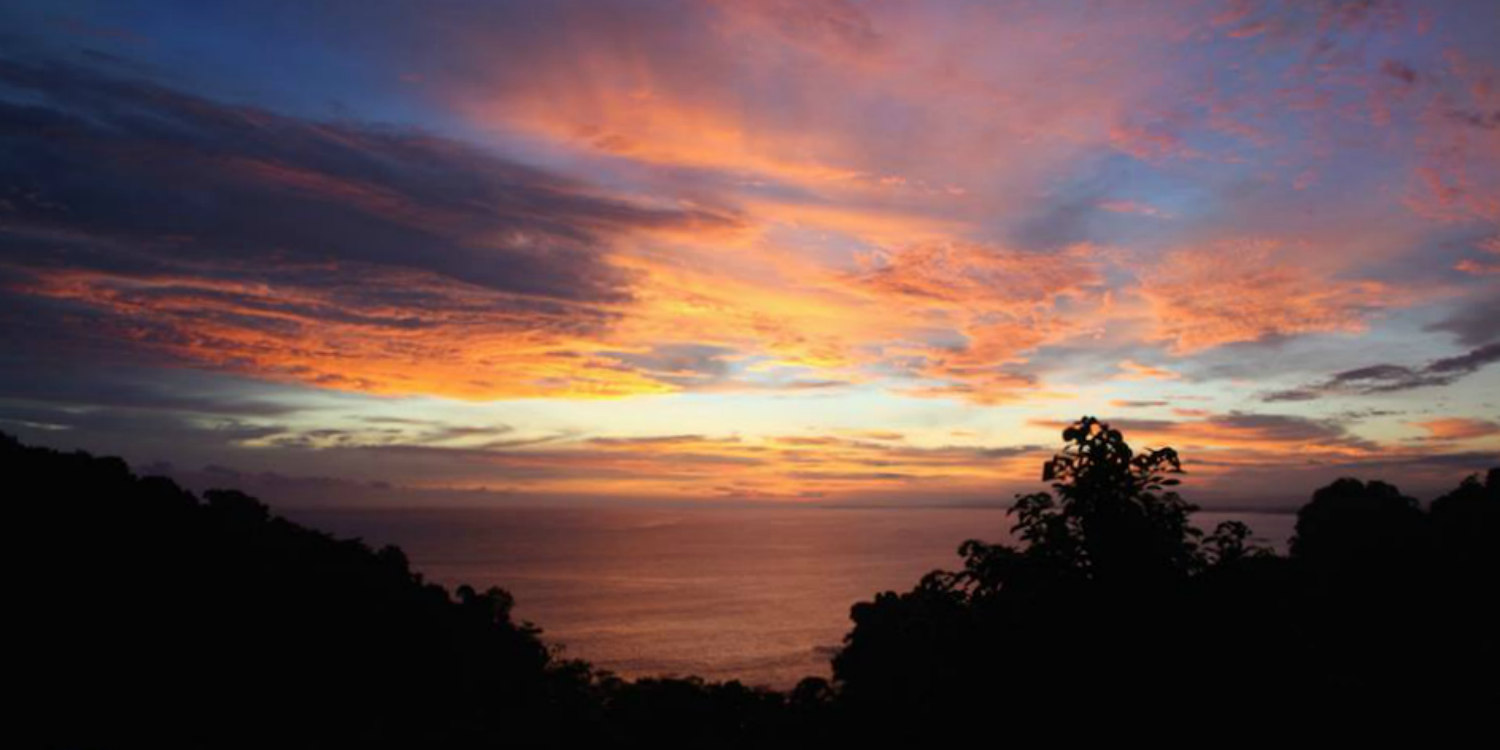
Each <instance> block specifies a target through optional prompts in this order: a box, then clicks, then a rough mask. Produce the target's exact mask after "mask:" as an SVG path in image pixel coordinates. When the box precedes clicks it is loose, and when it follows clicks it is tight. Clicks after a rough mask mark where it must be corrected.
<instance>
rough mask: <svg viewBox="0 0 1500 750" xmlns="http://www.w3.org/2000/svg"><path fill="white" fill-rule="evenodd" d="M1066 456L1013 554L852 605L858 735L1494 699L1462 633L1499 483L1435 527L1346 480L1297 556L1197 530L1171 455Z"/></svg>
mask: <svg viewBox="0 0 1500 750" xmlns="http://www.w3.org/2000/svg"><path fill="white" fill-rule="evenodd" d="M1063 438H1064V440H1065V441H1066V443H1067V447H1066V448H1065V449H1064V451H1063V452H1061V453H1059V454H1058V455H1057V456H1055V457H1053V458H1052V459H1051V460H1049V461H1048V462H1047V463H1046V464H1045V467H1044V471H1043V478H1044V480H1047V481H1051V482H1052V483H1053V484H1052V490H1053V491H1052V492H1051V493H1036V494H1029V495H1021V496H1018V497H1017V500H1016V503H1015V505H1014V506H1013V507H1012V509H1011V512H1012V513H1013V514H1014V515H1015V516H1017V518H1018V523H1017V524H1016V527H1015V531H1016V532H1017V536H1018V537H1019V539H1020V542H1021V544H1020V545H1019V546H1010V545H1004V544H987V543H984V542H980V541H976V540H970V541H967V542H965V543H964V544H963V545H961V546H960V548H959V554H960V556H961V557H962V559H963V567H962V569H960V570H958V571H954V572H948V571H934V572H932V573H930V574H928V575H927V576H925V577H924V578H923V579H922V580H921V581H920V582H919V583H918V585H917V586H916V588H914V589H913V590H911V591H909V592H906V593H900V594H898V593H894V592H885V593H881V594H879V595H877V596H876V597H875V598H874V600H873V601H870V602H862V603H859V604H856V605H855V606H854V607H853V609H852V610H851V619H852V620H853V621H854V627H853V629H852V630H851V631H850V632H849V634H848V635H847V636H846V638H845V645H844V648H843V649H842V650H841V651H840V652H839V653H838V655H837V656H836V657H835V659H834V674H835V690H836V700H835V703H836V704H837V706H838V711H837V712H836V714H835V715H837V716H838V717H840V718H841V720H842V721H844V722H846V724H847V725H848V726H849V727H850V730H849V731H850V732H851V733H858V732H861V731H874V732H875V733H877V734H883V735H899V734H905V735H906V736H907V739H909V740H915V741H922V740H928V741H931V740H932V739H933V738H935V737H938V736H951V738H953V739H957V738H958V737H961V736H966V735H972V733H973V732H975V731H982V724H983V722H984V721H985V718H986V717H988V716H989V715H990V714H989V712H990V711H1005V712H1007V713H1009V714H1012V715H1019V716H1025V717H1027V719H1028V720H1029V721H1028V724H1027V725H1026V726H1028V727H1031V728H1035V729H1038V732H1039V733H1040V734H1044V735H1049V736H1053V737H1055V736H1058V735H1059V733H1066V730H1065V729H1064V727H1066V726H1068V722H1069V721H1070V720H1071V721H1088V719H1085V718H1083V717H1093V719H1094V720H1095V721H1106V722H1107V721H1111V720H1119V721H1125V722H1128V721H1139V720H1142V719H1144V718H1146V717H1154V716H1162V715H1164V714H1163V711H1167V712H1168V713H1167V714H1165V715H1169V716H1171V717H1173V720H1174V721H1175V722H1176V723H1175V724H1174V725H1173V728H1174V731H1179V732H1184V731H1188V729H1189V728H1190V727H1194V726H1196V727H1201V728H1203V729H1205V730H1208V731H1223V729H1224V728H1225V727H1230V726H1245V725H1246V724H1247V723H1252V722H1253V723H1254V724H1255V725H1258V726H1262V727H1265V726H1283V727H1290V726H1294V725H1296V723H1297V722H1313V723H1317V724H1320V725H1323V726H1336V725H1338V722H1339V721H1343V720H1361V721H1367V720H1368V717H1365V718H1364V719H1358V718H1357V717H1358V715H1359V714H1360V712H1365V713H1368V711H1370V710H1372V709H1373V710H1379V711H1382V712H1385V713H1384V715H1385V716H1387V717H1389V718H1395V717H1398V716H1402V715H1404V714H1402V713H1401V711H1402V710H1403V709H1406V710H1410V709H1412V708H1415V707H1418V706H1423V707H1424V709H1425V710H1427V711H1429V712H1428V713H1422V714H1418V715H1422V716H1434V715H1436V714H1435V713H1432V711H1434V710H1435V709H1433V708H1432V706H1431V704H1430V701H1431V700H1432V697H1434V696H1442V699H1443V700H1447V701H1449V702H1450V703H1451V704H1454V705H1457V704H1460V703H1462V702H1464V701H1466V700H1468V701H1472V700H1474V699H1475V696H1483V699H1484V700H1491V701H1493V699H1495V698H1497V697H1500V695H1497V691H1496V687H1495V685H1496V683H1495V681H1494V678H1493V675H1494V674H1495V673H1494V672H1493V671H1490V672H1489V673H1488V676H1485V677H1481V672H1480V671H1479V670H1478V669H1475V668H1474V667H1473V666H1471V665H1470V664H1465V663H1464V660H1465V659H1467V660H1469V661H1470V662H1471V663H1472V664H1484V665H1493V664H1494V644H1495V642H1496V632H1497V631H1496V629H1495V628H1493V627H1489V628H1488V629H1486V630H1481V629H1479V628H1475V627H1470V626H1468V625H1465V624H1461V623H1460V621H1459V620H1458V619H1454V618H1456V617H1459V616H1460V612H1466V613H1467V616H1469V617H1478V616H1479V615H1478V614H1477V611H1478V608H1479V606H1484V607H1486V608H1492V607H1489V603H1490V601H1489V600H1490V597H1486V596H1483V595H1480V594H1479V593H1478V592H1479V591H1481V590H1486V591H1487V590H1488V589H1489V588H1493V586H1494V584H1495V582H1496V578H1495V576H1494V570H1495V569H1494V567H1493V565H1494V561H1495V559H1496V556H1495V554H1494V550H1495V548H1496V547H1495V540H1496V539H1497V532H1500V528H1497V527H1496V525H1495V521H1494V515H1493V514H1494V513H1495V512H1496V511H1495V508H1496V507H1500V503H1497V502H1496V500H1495V491H1494V489H1493V488H1494V487H1495V486H1496V484H1497V482H1500V480H1497V478H1496V477H1497V473H1494V472H1492V474H1491V477H1490V479H1489V480H1488V482H1487V483H1483V484H1481V483H1480V482H1479V481H1478V479H1470V480H1468V481H1466V482H1465V483H1464V484H1463V485H1462V486H1461V487H1460V489H1459V490H1458V491H1456V492H1455V493H1452V494H1451V495H1449V496H1446V497H1445V498H1443V499H1441V500H1439V501H1437V502H1435V503H1434V510H1433V516H1434V519H1431V522H1430V519H1429V518H1428V517H1427V514H1425V513H1423V512H1422V511H1421V509H1420V508H1419V507H1418V506H1417V505H1416V503H1415V502H1414V501H1412V500H1411V499H1410V498H1407V497H1405V496H1404V495H1402V494H1401V493H1400V492H1399V491H1398V490H1396V489H1395V488H1394V487H1391V486H1389V485H1386V484H1383V483H1379V482H1371V483H1368V484H1366V483H1363V482H1359V481H1356V480H1352V479H1341V480H1339V481H1337V482H1335V483H1334V484H1333V485H1330V486H1329V487H1326V488H1323V489H1321V490H1319V491H1318V492H1317V493H1315V495H1314V498H1313V501H1312V502H1311V503H1309V504H1308V506H1306V507H1305V508H1303V510H1302V512H1301V513H1300V514H1299V520H1298V524H1297V536H1296V539H1295V541H1294V542H1293V545H1292V556H1291V557H1290V558H1288V557H1282V556H1280V555H1277V554H1275V553H1274V551H1272V550H1270V549H1268V548H1265V547H1261V546H1257V545H1255V544H1253V543H1252V542H1251V538H1252V533H1251V531H1250V529H1249V527H1248V526H1246V525H1245V524H1243V523H1242V522H1237V521H1229V522H1225V523H1222V524H1220V525H1219V526H1218V528H1217V529H1215V531H1214V532H1213V533H1212V534H1209V535H1207V536H1206V537H1205V536H1204V535H1203V534H1202V533H1201V532H1199V531H1198V530H1197V529H1195V528H1193V526H1192V525H1191V523H1190V520H1189V519H1190V515H1191V513H1192V512H1193V511H1194V510H1196V508H1195V507H1194V506H1192V505H1191V504H1189V503H1187V502H1185V501H1184V500H1182V498H1180V497H1179V496H1178V495H1177V494H1176V492H1175V491H1174V490H1172V489H1171V488H1173V487H1174V486H1176V484H1177V480H1176V477H1175V475H1177V474H1180V473H1181V465H1180V462H1179V459H1178V456H1177V454H1176V453H1175V452H1174V451H1172V450H1171V449H1167V448H1163V449H1160V450H1148V451H1143V452H1139V453H1138V452H1135V451H1133V450H1131V448H1130V447H1129V446H1128V445H1127V444H1126V443H1125V441H1124V438H1123V436H1122V435H1121V434H1120V433H1119V432H1118V431H1117V430H1113V429H1111V428H1110V427H1109V426H1108V425H1106V424H1104V423H1102V422H1099V421H1098V420H1096V419H1093V418H1088V417H1085V418H1084V419H1082V420H1080V421H1079V422H1077V423H1074V424H1073V425H1071V426H1069V427H1068V428H1067V429H1066V430H1064V432H1063ZM1434 529H1437V530H1438V531H1437V537H1434V535H1433V530H1434ZM1444 548H1446V549H1444ZM1438 549H1444V551H1442V552H1440V553H1439V554H1436V555H1434V554H1433V552H1434V550H1438ZM1443 560H1446V561H1448V562H1447V563H1446V565H1447V569H1446V570H1443V569H1441V566H1439V562H1440V561H1443ZM1486 566H1488V567H1486ZM1480 570H1484V571H1485V572H1484V573H1483V574H1479V573H1477V571H1480ZM1459 581H1462V582H1463V583H1461V584H1457V585H1458V586H1459V588H1455V587H1454V586H1455V584H1456V582H1459ZM1475 602H1483V605H1476V604H1474V603H1475ZM1481 619H1482V621H1483V622H1485V623H1486V625H1487V626H1488V625H1489V624H1493V623H1495V622H1496V620H1495V619H1494V616H1493V615H1490V616H1488V619H1484V618H1481ZM1444 632H1446V633H1447V634H1448V635H1449V636H1450V637H1451V636H1458V637H1457V638H1456V639H1455V640H1456V642H1457V643H1460V644H1462V645H1461V646H1456V647H1455V645H1454V643H1455V640H1450V641H1448V642H1446V643H1442V644H1439V643H1438V641H1439V640H1440V639H1441V638H1442V637H1443V633H1444ZM1434 656H1439V657H1441V658H1440V659H1439V660H1437V661H1434V660H1433V657H1434ZM1487 668H1488V667H1487ZM1418 686H1420V691H1421V692H1420V695H1421V696H1423V697H1422V698H1420V699H1419V698H1417V697H1414V694H1413V690H1415V689H1418ZM877 727H878V729H874V730H872V728H877ZM1344 728H1345V729H1347V726H1345V727H1344ZM870 739H873V737H871V738H870Z"/></svg>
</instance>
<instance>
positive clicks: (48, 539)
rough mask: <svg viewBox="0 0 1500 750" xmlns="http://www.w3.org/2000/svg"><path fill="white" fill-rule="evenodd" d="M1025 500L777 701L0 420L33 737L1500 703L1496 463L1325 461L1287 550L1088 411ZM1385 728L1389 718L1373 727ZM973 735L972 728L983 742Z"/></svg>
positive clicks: (524, 731) (147, 742)
mask: <svg viewBox="0 0 1500 750" xmlns="http://www.w3.org/2000/svg"><path fill="white" fill-rule="evenodd" d="M1063 438H1064V441H1065V447H1064V449H1063V450H1062V451H1061V452H1060V453H1058V454H1057V455H1055V456H1054V457H1053V458H1051V459H1050V460H1049V461H1047V462H1046V463H1045V465H1044V468H1043V473H1042V476H1043V481H1047V482H1050V483H1051V491H1050V492H1038V493H1032V494H1024V495H1018V496H1017V497H1016V501H1015V504H1014V506H1013V507H1012V508H1011V514H1012V515H1013V516H1014V517H1015V519H1016V524H1015V529H1014V530H1015V532H1016V537H1017V539H1018V540H1019V543H1018V544H1016V545H1007V544H991V543H985V542H982V541H979V540H968V541H966V542H964V543H963V544H962V545H961V546H960V547H959V553H960V557H961V559H962V562H963V566H962V568H960V569H959V570H956V571H943V570H938V571H933V572H931V573H929V574H928V575H926V576H924V577H923V578H922V579H921V580H920V581H919V582H917V585H916V586H915V587H914V588H912V589H911V590H910V591H907V592H904V593H897V592H890V591H887V592H883V593H879V594H877V595H876V596H875V597H874V599H873V600H872V601H868V602H860V603H857V604H855V605H854V606H853V607H852V609H851V611H850V616H851V619H852V620H853V628H852V629H851V630H850V631H849V633H848V634H847V635H846V637H845V641H844V646H843V648H842V649H841V650H840V651H839V652H838V654H837V655H836V656H835V657H834V659H833V663H832V667H833V680H832V681H828V680H824V679H821V678H809V679H807V680H804V681H803V682H802V683H801V684H800V685H798V686H797V688H796V689H795V690H793V691H791V692H790V693H788V694H782V693H778V692H775V691H770V690H765V689H759V688H748V687H745V686H744V685H741V684H739V683H737V682H729V683H722V684H720V683H707V682H704V681H703V680H700V679H697V678H684V679H643V680H636V681H627V680H622V679H620V678H617V677H615V676H613V675H610V674H608V673H605V672H600V671H597V670H594V669H593V668H592V667H591V666H590V665H588V664H587V663H586V662H582V661H578V660H570V659H563V658H561V657H560V655H559V653H558V651H557V649H556V648H554V647H551V646H548V645H547V644H546V643H545V642H544V641H543V640H542V639H541V635H542V633H541V631H540V630H539V629H538V628H536V627H534V626H532V625H530V624H529V623H524V622H517V621H516V620H515V618H514V616H513V607H514V604H515V602H514V599H513V598H512V597H511V596H510V594H509V593H507V592H505V591H504V590H502V589H498V588H492V589H489V590H487V591H482V592H481V591H477V590H475V589H473V588H470V587H467V586H461V587H459V588H458V589H457V590H456V591H454V592H452V593H450V592H449V591H447V590H445V589H444V588H442V587H441V586H437V585H434V584H432V583H430V582H427V581H425V580H423V578H422V576H421V575H420V574H419V573H417V572H415V571H414V570H412V568H411V565H410V564H409V563H408V561H407V559H406V556H405V555H404V554H402V552H401V551H400V550H399V549H396V548H394V547H385V548H382V549H379V550H372V549H370V548H369V547H367V546H366V545H364V544H363V543H362V542H360V541H359V540H340V539H335V538H334V537H332V536H330V535H328V534H324V533H322V532H318V531H314V530H312V529H308V528H305V527H302V526H299V525H297V524H295V523H291V522H289V521H286V520H285V519H281V518H278V517H276V516H274V515H273V514H271V513H270V511H269V509H268V508H267V507H266V506H265V505H263V504H261V503H260V502H259V501H257V500H256V499H254V498H251V497H249V496H247V495H244V494H243V493H240V492H237V491H234V490H214V491H209V492H206V493H204V495H203V497H202V499H201V500H200V498H198V497H196V496H194V495H193V494H192V493H189V492H186V491H184V490H182V489H181V488H179V487H177V486H176V485H175V484H173V483H172V482H171V481H169V480H166V479H162V478H139V477H136V476H134V475H133V474H131V473H130V471H129V469H128V467H127V466H126V465H125V463H124V462H123V461H120V460H119V459H113V458H94V457H92V456H89V455H87V454H83V453H72V454H65V453H60V452H57V451H52V450H47V449H42V448H29V447H26V446H23V445H21V444H20V443H19V442H17V441H16V440H14V439H13V438H10V437H8V436H4V435H0V476H4V477H5V481H6V483H7V489H8V490H12V491H9V492H8V493H7V503H6V507H5V511H6V520H7V524H6V531H7V535H6V540H7V547H8V551H10V552H11V554H12V555H13V559H15V560H19V561H22V562H23V565H20V566H14V565H13V566H12V568H10V569H9V570H8V573H9V574H10V578H11V579H12V580H10V581H8V583H10V584H11V585H10V586H8V587H7V591H8V593H9V594H10V602H8V603H10V604H13V605H14V606H13V607H12V611H13V612H14V614H13V615H12V617H11V619H10V624H12V625H13V626H14V627H13V629H14V631H15V635H13V643H15V644H17V645H18V646H19V648H18V649H17V651H18V652H19V654H18V656H19V658H17V659H15V660H13V662H12V663H8V664H7V667H8V670H9V674H10V675H11V676H12V678H13V680H14V681H15V684H18V685H21V686H24V687H23V689H22V690H21V692H20V698H19V703H17V704H14V708H15V711H14V714H13V715H14V717H15V719H14V720H13V722H12V723H11V725H10V726H9V727H8V731H9V732H10V735H11V736H13V737H17V738H19V739H20V741H19V742H14V743H10V745H11V746H19V747H27V748H30V747H37V748H121V747H127V748H128V747H148V746H149V747H153V748H188V747H192V748H250V747H257V748H258V747H265V746H277V747H293V748H341V747H356V746H357V747H393V748H394V747H402V748H406V747H422V748H459V747H496V746H507V747H578V746H594V745H598V746H620V747H777V748H782V747H809V746H828V745H836V746H848V745H858V744H882V745H884V744H889V743H891V742H893V741H907V742H915V743H922V744H924V745H928V746H930V745H932V744H935V743H939V742H942V741H945V740H951V741H953V742H958V741H971V740H972V738H973V737H974V736H986V735H985V734H984V733H986V732H994V731H995V721H996V717H997V714H998V715H1001V716H1003V717H1005V718H1007V719H1008V721H1009V723H1007V724H1005V725H1004V727H1003V731H1004V732H1005V733H1006V735H1007V736H1010V737H1013V738H1029V736H1032V735H1043V736H1046V737H1050V738H1056V737H1058V736H1063V735H1068V734H1076V728H1077V727H1078V726H1084V727H1094V728H1100V727H1108V728H1110V729H1111V731H1113V730H1115V729H1118V728H1135V729H1139V727H1140V726H1141V725H1142V724H1143V723H1149V722H1155V724H1154V725H1159V726H1161V727H1163V728H1162V729H1160V731H1161V732H1162V733H1163V734H1162V735H1161V736H1163V737H1174V738H1178V739H1181V738H1194V737H1200V736H1205V735H1200V734H1196V732H1199V731H1205V732H1210V733H1214V732H1217V733H1223V732H1225V731H1226V730H1234V731H1239V730H1241V729H1243V728H1245V727H1247V726H1252V725H1253V726H1255V727H1259V728H1260V729H1261V730H1263V731H1265V730H1267V729H1268V728H1272V727H1281V728H1287V729H1289V728H1291V727H1293V726H1299V722H1301V723H1306V722H1309V721H1311V722H1313V723H1314V724H1316V725H1321V726H1323V727H1337V728H1340V730H1341V731H1343V730H1346V729H1347V728H1348V727H1349V726H1354V725H1357V724H1360V723H1366V724H1368V722H1370V721H1371V717H1372V716H1378V717H1379V718H1380V721H1382V722H1386V723H1389V722H1391V721H1395V720H1396V719H1399V718H1414V719H1420V720H1422V721H1426V722H1428V723H1429V724H1431V725H1432V726H1433V727H1434V728H1435V727H1436V726H1437V725H1435V724H1432V723H1433V722H1436V721H1441V722H1442V723H1443V724H1445V725H1451V724H1464V723H1469V724H1479V723H1480V722H1482V721H1483V720H1484V719H1485V718H1486V717H1488V716H1489V712H1490V711H1491V710H1492V709H1493V706H1494V705H1496V703H1497V701H1500V687H1497V685H1500V682H1497V680H1496V679H1495V675H1497V674H1500V648H1497V644H1500V614H1497V612H1496V608H1495V607H1494V606H1493V590H1494V588H1495V584H1496V582H1497V580H1500V545H1497V544H1496V539H1497V538H1500V469H1495V470H1492V471H1490V472H1489V474H1488V475H1487V476H1486V477H1485V478H1484V479H1481V478H1480V477H1478V476H1473V477H1470V478H1468V479H1466V480H1464V481H1463V483H1462V484H1460V485H1459V487H1458V488H1456V489H1455V490H1453V491H1452V492H1450V493H1448V494H1446V495H1444V496H1442V497H1440V498H1438V499H1436V500H1435V501H1433V502H1432V503H1431V505H1430V507H1429V508H1427V509H1424V508H1423V507H1422V506H1421V504H1420V503H1418V502H1416V501H1415V500H1413V499H1411V498H1409V497H1407V496H1405V495H1404V494H1402V493H1401V491H1400V490H1399V489H1397V488H1396V487H1394V486H1391V485H1388V484H1384V483H1381V482H1378V481H1371V482H1363V481H1359V480H1355V479H1339V480H1338V481H1335V482H1334V483H1332V484H1330V485H1329V486H1327V487H1324V488H1322V489H1320V490H1318V491H1317V492H1315V493H1314V494H1313V497H1312V501H1311V502H1310V503H1308V504H1307V505H1306V506H1305V507H1303V508H1302V509H1301V511H1300V512H1299V513H1298V516H1297V524H1296V536H1295V537H1294V539H1293V540H1292V542H1291V545H1290V552H1289V554H1286V555H1282V554H1278V553H1276V552H1275V551H1273V550H1271V549H1269V548H1266V547H1262V546H1259V545H1256V544H1255V543H1254V536H1253V533H1252V532H1251V530H1250V528H1249V527H1248V526H1247V525H1246V524H1244V523H1243V522H1240V521H1228V522H1225V523H1221V524H1219V526H1218V527H1217V528H1216V529H1215V530H1214V531H1213V532H1212V533H1209V534H1204V533H1203V532H1201V531H1200V530H1198V529H1197V528H1196V527H1195V526H1194V525H1193V524H1192V523H1191V519H1192V514H1193V513H1194V512H1195V511H1196V510H1197V508H1196V507H1195V506H1193V505H1192V504H1190V503H1188V502H1186V501H1185V500H1184V499H1183V498H1181V497H1180V496H1179V495H1178V494H1177V490H1176V488H1177V486H1178V482H1179V481H1180V480H1179V477H1180V476H1182V475H1184V470H1183V468H1182V462H1181V460H1180V459H1179V457H1178V455H1177V454H1176V452H1175V451H1173V450H1171V449H1170V448H1160V449H1156V450H1142V451H1135V450H1133V449H1132V448H1131V447H1130V446H1129V445H1128V444H1127V443H1126V441H1125V438H1124V436H1123V435H1122V434H1121V433H1120V432H1119V431H1118V430H1115V429H1112V428H1110V426H1109V425H1107V424H1105V423H1103V422H1100V421H1099V420H1096V419H1093V418H1089V417H1085V418H1084V419H1082V420H1080V421H1079V422H1076V423H1074V424H1072V425H1070V426H1069V427H1068V428H1067V429H1065V430H1064V431H1063ZM1382 726H1384V725H1382ZM976 733H979V734H977V735H976Z"/></svg>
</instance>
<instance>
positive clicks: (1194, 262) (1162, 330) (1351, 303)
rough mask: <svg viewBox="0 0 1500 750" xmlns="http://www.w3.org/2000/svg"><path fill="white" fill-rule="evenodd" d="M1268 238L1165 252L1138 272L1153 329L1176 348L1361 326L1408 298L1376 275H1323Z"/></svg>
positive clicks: (1185, 349)
mask: <svg viewBox="0 0 1500 750" xmlns="http://www.w3.org/2000/svg"><path fill="white" fill-rule="evenodd" d="M1288 250H1289V248H1287V247H1286V246H1284V245H1282V244H1280V243H1277V242H1269V241H1254V240H1252V241H1238V242H1232V243H1221V244H1219V245H1215V246H1212V247H1208V248H1203V249H1197V250H1180V251H1177V252H1173V253H1169V254H1168V255H1167V256H1165V257H1164V258H1162V259H1161V260H1160V261H1158V262H1156V263H1154V264H1153V268H1152V270H1151V271H1149V272H1147V273H1145V274H1144V275H1143V277H1142V279H1141V287H1140V291H1141V294H1142V296H1144V297H1145V299H1146V301H1147V302H1148V303H1149V305H1150V307H1151V312H1152V316H1153V318H1154V325H1155V332H1154V334H1153V337H1154V338H1156V339H1158V340H1163V341H1167V342H1169V343H1170V345H1171V350H1172V352H1173V353H1175V354H1178V355H1184V354H1191V353H1193V352H1198V351H1202V350H1204V349H1211V348H1213V347H1217V346H1222V345H1224V344H1233V343H1240V342H1251V341H1260V340H1262V339H1266V338H1269V337H1272V336H1295V335H1300V334H1307V333H1333V332H1342V333H1355V332H1359V331H1363V330H1364V328H1365V325H1366V321H1367V319H1368V318H1369V317H1370V316H1371V315H1372V314H1373V313H1375V312H1376V311H1379V310H1382V309H1385V308H1389V307H1396V306H1400V305H1403V304H1406V303H1408V300H1407V299H1406V298H1405V295H1403V294H1402V293H1400V292H1398V291H1397V290H1396V289H1394V288H1392V287H1390V286H1389V285H1387V284H1384V283H1381V282H1378V281H1344V280H1339V279H1336V278H1330V274H1329V273H1328V272H1327V270H1326V269H1325V270H1319V269H1316V268H1314V267H1312V266H1309V265H1307V264H1305V263H1302V262H1299V260H1298V259H1296V258H1295V257H1293V255H1292V253H1290V252H1289V251H1288Z"/></svg>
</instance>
